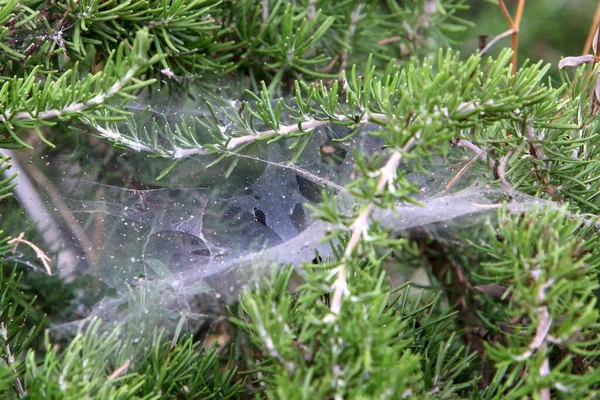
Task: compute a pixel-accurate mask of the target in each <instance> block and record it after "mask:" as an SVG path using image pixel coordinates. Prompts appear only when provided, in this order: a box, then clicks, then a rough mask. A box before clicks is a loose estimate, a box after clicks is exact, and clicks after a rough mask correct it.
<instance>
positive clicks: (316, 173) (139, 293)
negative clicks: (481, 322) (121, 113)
mask: <svg viewBox="0 0 600 400" xmlns="http://www.w3.org/2000/svg"><path fill="white" fill-rule="evenodd" d="M138 108H139V107H138ZM132 109H133V110H134V111H136V112H140V113H141V112H144V113H146V114H147V112H148V108H147V107H146V108H144V109H143V110H142V109H141V108H140V109H139V110H137V109H136V106H135V105H134V107H133V108H132ZM158 110H160V113H163V114H164V113H165V112H173V113H175V112H176V113H178V114H179V115H180V116H181V115H183V114H186V113H188V114H189V113H196V114H197V113H198V111H197V110H196V111H193V110H192V109H191V108H186V107H184V106H181V107H179V108H178V107H176V106H173V105H161V106H160V107H157V110H155V111H156V114H157V115H158V114H160V113H159V111H158ZM200 112H202V110H200ZM376 129H379V128H378V127H377V126H375V125H365V126H362V127H361V130H360V131H359V132H358V133H356V134H354V135H350V134H351V133H352V131H350V130H349V129H347V128H340V127H331V126H321V127H319V128H318V129H316V130H315V131H314V132H313V133H312V135H311V139H310V141H309V142H308V143H307V144H306V147H305V148H304V150H303V152H302V154H301V156H300V157H299V159H298V160H297V161H296V162H295V163H293V164H292V163H289V160H290V159H291V158H292V157H293V155H294V150H290V148H289V146H290V143H291V142H290V141H289V140H288V141H286V140H281V141H278V142H275V143H272V144H269V145H264V144H258V145H256V146H255V148H250V149H249V150H247V151H246V152H245V155H237V156H232V157H231V158H230V159H229V160H231V159H235V158H238V161H240V162H239V163H238V165H237V167H236V168H235V169H234V170H233V173H231V174H230V175H228V174H227V168H225V167H224V168H220V169H219V167H217V168H212V169H206V165H207V164H208V162H210V159H208V160H206V159H204V158H203V157H202V156H195V157H190V158H188V159H186V160H184V161H183V162H182V163H181V164H178V166H177V167H176V168H175V169H174V170H173V171H172V172H171V173H170V174H168V175H167V177H166V178H165V179H164V180H162V181H160V182H158V181H154V182H152V184H150V183H148V181H142V180H141V178H140V176H142V175H144V174H150V175H152V174H154V176H155V172H156V171H158V170H159V169H160V168H158V169H156V168H155V165H154V164H159V163H160V160H157V159H152V158H148V157H139V158H137V159H132V160H133V161H127V160H126V164H125V165H128V166H131V167H132V168H131V169H132V173H131V174H130V175H129V177H123V176H121V177H118V178H115V177H114V176H112V175H115V174H110V173H108V172H107V171H111V170H115V171H118V172H121V171H122V170H124V169H126V168H123V167H122V165H123V164H120V165H121V167H119V168H114V167H111V166H110V165H109V163H108V164H107V163H105V164H102V162H105V161H106V160H110V156H109V155H108V152H109V151H110V149H108V150H106V151H107V154H105V155H103V154H100V155H98V154H94V155H93V156H90V157H93V159H85V158H84V159H83V161H82V160H81V159H79V161H78V164H77V165H71V164H69V162H68V161H67V160H68V157H62V158H60V157H59V158H56V159H54V160H44V163H43V166H41V167H40V168H41V169H42V170H44V172H45V173H47V174H48V175H49V176H50V178H49V180H48V183H47V184H46V186H47V187H46V188H45V189H47V190H46V194H44V190H41V191H40V193H41V194H42V199H43V201H45V203H46V204H47V208H48V210H49V217H50V216H51V217H52V218H53V219H54V220H57V221H62V223H61V225H62V226H63V227H64V231H65V232H66V233H65V234H64V235H63V241H62V243H61V244H60V245H59V246H55V247H58V248H59V250H58V253H59V255H60V253H61V252H71V253H73V252H75V253H77V254H79V256H78V257H77V260H76V261H75V262H76V265H74V266H71V267H69V268H66V269H65V272H64V273H63V275H68V274H73V273H75V274H82V275H87V276H90V277H93V278H94V279H95V280H96V282H97V290H96V293H95V294H94V296H95V297H96V298H97V299H100V300H99V301H98V302H96V303H95V305H93V306H92V308H91V310H89V312H87V313H85V315H82V317H85V318H84V319H83V321H85V320H89V318H91V317H94V316H98V317H101V318H102V319H104V320H108V321H112V322H115V323H118V324H120V323H124V322H127V321H130V320H132V318H136V316H137V317H140V318H142V317H143V318H150V317H151V316H152V315H155V316H156V317H157V318H162V319H163V320H164V317H165V315H166V314H167V315H170V314H172V315H175V319H177V318H180V317H181V316H182V315H187V316H189V315H192V314H194V315H207V314H210V313H212V312H214V311H215V307H218V305H219V304H221V306H222V305H223V304H227V303H230V302H232V301H235V300H236V299H237V295H238V294H239V292H240V290H241V289H242V288H243V287H245V286H247V285H253V284H255V283H256V282H258V281H259V278H258V277H260V276H261V275H264V274H265V273H266V271H268V270H269V268H273V267H277V266H279V265H287V264H293V265H295V266H297V267H298V268H299V269H298V270H299V271H300V272H301V271H302V269H301V266H302V265H303V264H306V263H311V262H313V261H316V260H326V259H328V258H330V259H331V258H333V257H334V254H333V251H332V246H336V245H337V243H327V242H323V241H322V238H323V237H325V236H326V235H327V233H328V232H330V231H331V230H335V229H339V228H340V227H332V226H329V225H328V224H327V223H325V222H322V221H319V220H314V219H313V218H312V217H311V212H310V206H311V205H312V206H318V204H319V203H320V202H321V201H322V194H323V192H324V191H326V192H328V193H329V194H331V195H333V196H336V198H337V201H338V202H339V205H340V209H341V210H342V212H344V210H346V211H348V212H349V211H350V210H351V209H352V208H353V207H355V206H356V204H355V203H354V199H353V198H352V197H351V196H350V195H349V194H348V193H347V192H346V191H345V189H344V185H346V184H347V183H348V182H350V181H351V180H352V178H353V174H354V173H355V168H354V167H355V165H354V160H353V152H359V153H363V154H371V153H373V151H375V150H380V149H381V147H382V146H381V145H382V143H380V141H379V139H378V138H377V137H376V136H373V135H372V133H373V131H374V130H376ZM341 138H346V139H345V140H343V141H340V139H341ZM81 151H82V153H83V154H86V153H88V151H87V150H85V149H82V150H81ZM469 156H470V155H469V154H467V153H464V152H463V150H458V149H451V151H450V156H449V157H448V158H446V159H442V158H439V159H434V160H432V161H431V162H430V163H429V164H428V165H426V166H425V169H424V170H422V171H414V168H413V167H412V166H411V165H402V166H401V168H403V169H404V170H405V171H406V172H407V174H408V179H409V180H410V181H412V182H414V183H415V184H416V186H417V187H418V188H419V189H420V194H418V195H417V200H419V201H420V202H421V203H422V204H421V205H418V206H417V205H407V204H401V203H399V204H398V205H397V207H396V208H395V209H393V210H376V211H375V212H374V214H373V217H374V218H376V219H378V220H380V221H381V223H382V225H383V227H384V228H387V229H390V230H391V231H393V232H394V233H395V234H402V233H403V232H406V231H408V230H411V229H413V228H416V227H422V226H428V225H431V224H440V223H441V224H442V226H443V227H445V228H444V229H447V230H448V231H449V230H450V229H451V226H452V224H453V223H455V222H457V221H460V226H461V227H464V226H465V225H468V224H480V223H481V222H482V221H483V220H485V218H487V217H488V216H490V215H493V214H495V212H496V211H495V210H496V208H497V207H498V206H499V205H500V204H501V203H503V202H506V203H507V206H508V207H509V208H511V209H515V210H524V209H526V208H527V207H530V206H531V205H534V204H536V203H539V202H540V200H539V199H536V198H533V197H528V196H525V195H522V194H519V193H507V192H506V191H504V190H500V189H492V188H490V187H489V186H488V185H486V182H487V181H489V178H487V179H486V176H484V173H482V172H481V170H479V169H478V168H477V167H472V168H470V169H469V170H468V172H467V173H465V174H464V175H463V176H462V177H461V179H460V180H459V181H458V182H457V183H456V184H455V185H453V187H452V188H451V189H450V190H446V189H445V185H446V184H447V183H448V182H449V181H450V180H451V179H452V178H453V177H454V176H455V175H456V173H457V169H456V168H454V167H452V166H451V164H452V163H455V162H456V160H457V159H459V160H463V161H464V160H466V159H468V158H469ZM101 160H104V161H102V162H101ZM121 161H123V160H121ZM149 171H150V172H149ZM109 176H110V178H107V177H109ZM42 186H44V185H43V184H42ZM51 192H54V193H55V195H54V196H52V195H48V193H51ZM56 193H59V195H57V194H56ZM74 227H76V228H77V229H74ZM67 270H68V271H67ZM76 326H78V322H75V323H68V324H65V325H62V326H58V327H57V328H56V331H65V330H66V331H69V330H70V329H72V328H74V327H76Z"/></svg>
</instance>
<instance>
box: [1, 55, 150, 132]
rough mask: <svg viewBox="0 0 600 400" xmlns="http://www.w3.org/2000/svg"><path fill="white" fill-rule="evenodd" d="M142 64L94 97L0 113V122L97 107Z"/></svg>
mask: <svg viewBox="0 0 600 400" xmlns="http://www.w3.org/2000/svg"><path fill="white" fill-rule="evenodd" d="M139 68H140V65H134V66H132V67H131V68H130V69H129V70H128V71H127V72H126V73H125V75H123V77H122V78H121V79H119V80H118V81H117V82H115V83H114V84H113V85H112V86H111V87H110V88H109V89H108V90H107V91H106V92H101V93H98V94H97V95H95V96H94V97H92V98H91V99H89V100H87V101H85V102H81V103H71V104H68V105H66V106H65V107H63V108H60V109H53V110H44V111H41V110H32V111H21V112H18V113H16V114H14V115H12V116H9V117H8V118H5V117H4V116H3V115H1V114H0V122H1V123H7V122H10V121H12V120H43V119H50V118H56V117H61V116H63V115H64V114H65V113H81V112H82V111H84V110H86V109H88V108H93V107H97V106H99V105H102V104H104V102H106V100H108V99H109V98H111V97H113V96H114V95H115V94H117V93H118V92H119V91H120V90H121V89H123V87H124V86H125V85H126V84H127V83H128V82H129V81H130V80H131V79H132V78H133V77H134V76H135V74H136V72H137V70H138V69H139Z"/></svg>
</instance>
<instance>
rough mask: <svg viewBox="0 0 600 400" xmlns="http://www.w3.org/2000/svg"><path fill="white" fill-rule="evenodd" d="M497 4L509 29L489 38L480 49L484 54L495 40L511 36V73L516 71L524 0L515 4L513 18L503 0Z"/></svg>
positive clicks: (499, 0)
mask: <svg viewBox="0 0 600 400" xmlns="http://www.w3.org/2000/svg"><path fill="white" fill-rule="evenodd" d="M498 6H500V10H501V11H502V15H504V19H506V22H508V25H509V29H508V30H507V31H505V32H502V33H501V34H499V35H497V36H494V37H493V38H492V40H490V41H489V42H488V43H487V45H486V46H485V47H484V48H483V49H481V54H485V53H486V52H487V51H488V50H489V49H490V48H491V47H492V46H493V45H494V44H495V43H496V42H498V41H499V40H501V39H504V38H505V37H507V36H510V37H511V43H510V48H511V49H512V52H513V54H512V57H511V60H510V61H511V63H512V73H513V74H514V73H515V72H517V51H518V50H519V27H520V26H521V19H522V18H523V10H524V8H525V0H519V3H518V4H517V12H516V14H515V19H513V18H512V17H511V15H510V12H509V11H508V8H506V4H504V0H498Z"/></svg>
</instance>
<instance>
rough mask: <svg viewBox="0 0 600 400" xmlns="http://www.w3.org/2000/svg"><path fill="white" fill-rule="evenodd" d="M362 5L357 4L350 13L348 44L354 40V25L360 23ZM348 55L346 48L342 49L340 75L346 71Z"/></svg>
mask: <svg viewBox="0 0 600 400" xmlns="http://www.w3.org/2000/svg"><path fill="white" fill-rule="evenodd" d="M363 7H364V4H358V5H357V6H356V7H355V8H354V10H352V13H350V24H349V26H348V42H349V43H351V42H352V41H353V40H354V35H355V33H356V25H357V24H358V22H359V21H360V12H361V11H362V9H363ZM348 55H349V49H348V48H347V47H345V48H344V50H343V51H342V54H341V56H340V59H341V60H342V62H341V63H340V75H341V73H342V72H343V71H345V70H346V66H347V64H348Z"/></svg>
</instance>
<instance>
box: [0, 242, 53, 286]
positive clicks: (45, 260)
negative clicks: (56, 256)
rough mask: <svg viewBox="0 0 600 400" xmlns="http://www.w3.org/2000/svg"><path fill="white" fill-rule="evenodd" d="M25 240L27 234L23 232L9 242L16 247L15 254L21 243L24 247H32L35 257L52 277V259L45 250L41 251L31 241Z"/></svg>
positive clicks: (14, 248)
mask: <svg viewBox="0 0 600 400" xmlns="http://www.w3.org/2000/svg"><path fill="white" fill-rule="evenodd" d="M24 238H25V232H21V234H20V235H19V236H17V237H16V238H12V239H10V240H9V241H8V244H14V245H15V247H13V253H15V252H16V251H17V246H18V245H19V243H23V244H24V245H27V246H29V247H31V248H32V249H33V251H35V255H36V256H37V258H39V259H40V261H41V262H42V264H43V265H44V268H45V269H46V272H47V273H48V275H52V268H50V257H48V255H47V254H46V253H45V252H44V250H42V249H40V248H39V247H38V246H36V245H35V244H33V243H32V242H30V241H29V240H25V239H24Z"/></svg>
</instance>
